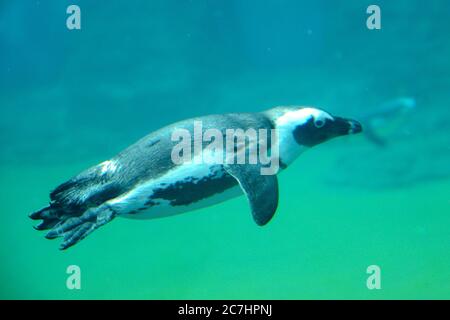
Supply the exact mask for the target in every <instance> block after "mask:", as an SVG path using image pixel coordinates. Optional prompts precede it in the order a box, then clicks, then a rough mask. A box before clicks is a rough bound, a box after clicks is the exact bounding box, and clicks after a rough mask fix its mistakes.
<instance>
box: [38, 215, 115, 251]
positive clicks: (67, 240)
mask: <svg viewBox="0 0 450 320" xmlns="http://www.w3.org/2000/svg"><path fill="white" fill-rule="evenodd" d="M38 216H39V215H36V214H35V215H34V216H33V214H32V215H31V216H30V217H31V218H33V217H34V218H37V217H38ZM114 217H115V214H114V212H113V211H112V210H111V209H109V208H108V207H99V208H91V209H88V210H87V211H85V212H84V213H83V214H82V215H81V216H79V217H76V216H75V217H67V218H66V219H63V220H56V219H49V218H47V219H44V221H43V222H41V224H39V225H38V226H36V227H35V228H36V229H38V230H45V229H50V231H49V232H48V233H47V234H46V235H45V237H46V238H47V239H55V238H58V237H63V242H62V244H61V246H60V249H61V250H65V249H67V248H69V247H71V246H73V245H75V244H77V243H78V242H79V241H81V240H83V239H84V238H86V237H87V236H88V235H89V234H91V233H92V232H93V231H94V230H96V229H97V228H99V227H101V226H102V225H104V224H106V223H108V222H109V221H111V220H112V219H113V218H114ZM40 218H41V219H42V216H40Z"/></svg>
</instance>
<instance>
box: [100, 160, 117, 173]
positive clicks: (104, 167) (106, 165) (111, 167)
mask: <svg viewBox="0 0 450 320" xmlns="http://www.w3.org/2000/svg"><path fill="white" fill-rule="evenodd" d="M99 166H100V168H101V174H105V173H114V171H116V169H117V164H116V163H115V162H114V161H111V160H108V161H105V162H102V163H100V164H99Z"/></svg>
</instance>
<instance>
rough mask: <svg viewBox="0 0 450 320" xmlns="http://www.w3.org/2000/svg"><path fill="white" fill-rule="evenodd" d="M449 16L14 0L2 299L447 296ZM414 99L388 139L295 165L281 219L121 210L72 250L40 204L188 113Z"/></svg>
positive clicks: (285, 177)
mask: <svg viewBox="0 0 450 320" xmlns="http://www.w3.org/2000/svg"><path fill="white" fill-rule="evenodd" d="M70 4H76V5H78V6H79V7H80V9H81V30H68V29H67V27H66V19H67V17H68V14H67V13H66V9H67V7H68V6H69V5H70ZM371 4H377V5H378V6H379V7H380V8H381V18H382V20H381V21H382V25H381V30H369V29H368V28H367V27H366V20H367V18H368V16H369V15H368V14H367V13H366V9H367V7H368V6H369V5H371ZM449 31H450V3H449V1H447V0H433V1H427V2H424V1H422V0H397V1H387V0H385V1H382V0H377V1H375V2H374V1H364V0H354V1H349V0H346V1H344V0H340V1H335V0H318V1H317V0H316V1H301V0H278V1H275V0H265V1H256V0H255V1H250V0H227V1H225V0H223V1H212V0H191V1H189V0H164V1H163V0H151V1H143V0H142V1H87V0H71V1H65V0H41V1H25V0H23V1H22V0H19V1H9V0H0V146H1V148H0V188H1V189H0V191H1V192H0V214H1V223H0V263H1V265H0V298H2V299H54V298H57V299H109V298H123V299H410V298H417V299H449V298H450V121H449V120H450V117H449V116H450V109H449V108H450V41H449ZM401 97H411V98H412V99H414V101H415V107H414V109H413V110H411V111H410V112H407V113H406V114H403V113H402V114H400V115H398V116H396V117H394V118H395V119H388V121H387V122H385V123H381V124H376V125H377V127H376V128H375V129H376V130H378V134H380V135H382V136H383V139H385V140H386V143H385V144H383V145H377V144H374V143H372V142H371V141H370V140H368V139H367V138H366V137H365V136H364V135H358V136H351V137H344V138H340V139H336V140H333V141H331V142H328V143H325V144H323V145H320V146H317V147H315V148H313V149H311V150H309V151H307V152H306V153H304V154H303V155H302V156H300V157H299V158H298V159H297V160H296V161H295V162H294V163H293V165H292V166H291V167H290V168H289V169H288V170H287V171H286V172H283V173H282V174H281V175H280V176H279V184H280V200H279V208H278V211H277V213H276V215H275V217H274V219H273V220H272V221H271V222H270V223H269V224H268V225H267V226H265V227H263V228H261V227H258V226H256V225H255V223H254V222H253V219H252V218H251V214H250V210H249V207H248V203H247V200H246V199H245V197H239V198H236V199H234V200H230V201H227V202H225V203H222V204H219V205H216V206H213V207H209V208H206V209H202V210H198V211H194V212H189V213H186V214H182V215H178V216H174V217H169V218H165V219H155V220H142V221H139V220H127V219H120V218H118V219H115V220H114V222H112V223H110V224H108V225H107V226H105V227H103V228H101V229H100V230H98V231H96V232H94V233H93V234H92V235H90V236H89V237H88V238H87V239H85V240H84V241H82V242H80V243H79V244H77V245H76V246H75V247H73V248H70V249H68V250H67V251H59V250H58V245H59V240H54V241H49V240H46V239H45V238H44V233H42V232H38V231H35V230H34V229H33V227H32V226H33V225H34V224H35V223H34V221H32V220H30V219H29V218H28V214H29V213H31V212H33V211H35V210H37V209H40V208H41V207H43V206H45V205H46V204H47V203H48V201H49V197H48V195H49V192H50V191H51V190H52V189H53V188H55V187H56V186H57V185H58V184H60V183H62V182H64V181H65V180H67V179H69V178H70V177H72V176H74V175H76V174H77V173H79V172H80V171H81V170H83V169H85V168H87V167H89V166H92V165H95V164H97V163H99V162H102V161H104V160H107V159H108V158H110V157H112V156H114V155H115V154H116V153H118V152H119V151H121V150H122V149H124V148H125V147H127V146H128V145H130V144H131V143H133V142H135V141H137V140H138V139H139V138H141V137H142V136H144V135H146V134H147V133H149V132H151V131H153V130H156V129H158V128H160V127H161V126H164V125H166V124H170V123H172V122H175V121H178V120H181V119H184V118H190V117H194V116H201V115H205V114H213V113H228V112H257V111H262V110H265V109H269V108H271V107H274V106H277V105H313V106H318V107H322V108H324V109H326V110H328V111H330V112H331V113H333V114H337V115H341V116H345V117H352V118H356V119H358V118H359V117H364V115H366V114H370V113H375V114H376V113H377V111H378V110H379V109H378V108H380V106H382V105H383V104H385V103H386V102H387V101H391V100H392V99H397V98H401ZM69 265H78V266H79V267H80V268H81V275H82V278H81V279H82V280H81V286H82V288H81V290H68V289H67V287H66V279H67V277H68V274H67V273H66V268H67V267H68V266H69ZM370 265H378V266H379V267H380V268H381V286H382V287H381V289H380V290H369V289H368V288H367V286H366V280H367V278H368V277H369V274H367V273H366V269H367V267H368V266H370Z"/></svg>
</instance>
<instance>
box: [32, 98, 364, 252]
mask: <svg viewBox="0 0 450 320" xmlns="http://www.w3.org/2000/svg"><path fill="white" fill-rule="evenodd" d="M199 122H200V123H201V124H202V133H203V132H206V130H208V129H214V130H216V131H218V132H221V133H224V134H225V132H227V130H229V129H241V130H248V129H254V130H255V131H257V130H272V131H275V132H276V136H275V137H276V138H275V139H276V140H274V141H272V140H271V139H267V140H268V141H269V142H268V143H267V146H266V148H267V149H268V153H271V152H272V151H274V150H275V147H274V146H275V144H274V143H277V148H278V152H277V154H276V157H277V160H278V161H279V167H280V170H279V171H282V170H284V169H286V168H287V167H288V166H289V165H290V164H291V163H292V162H293V161H294V160H295V159H296V158H297V157H298V156H299V155H300V154H301V153H302V152H303V151H305V150H307V149H308V148H311V147H313V146H316V145H318V144H321V143H323V142H325V141H328V140H330V139H332V138H335V137H339V136H345V135H350V134H356V133H359V132H362V126H361V124H360V123H359V122H358V121H356V120H351V119H345V118H341V117H337V116H333V115H331V114H330V113H328V112H326V111H324V110H322V109H318V108H314V107H300V106H287V107H275V108H273V109H270V110H267V111H264V112H258V113H230V114H217V115H209V116H204V117H197V118H192V119H188V120H183V121H180V122H177V123H174V124H171V125H168V126H166V127H164V128H161V129H159V130H157V131H155V132H153V133H150V134H148V135H147V136H145V137H143V138H142V139H140V140H139V141H137V142H136V143H134V144H132V145H131V146H129V147H128V148H126V149H125V150H123V151H122V152H120V153H118V154H117V155H116V156H114V157H113V158H111V159H109V160H107V161H104V162H102V163H100V164H98V165H95V166H93V167H91V168H88V169H87V170H85V171H83V172H81V173H80V174H78V175H76V176H74V177H73V178H71V179H70V180H68V181H66V182H64V183H62V184H61V185H59V186H57V187H56V188H55V189H54V190H53V191H52V192H51V193H50V204H49V205H48V206H46V207H44V208H43V209H41V210H38V211H36V212H33V213H31V214H30V215H29V217H30V218H31V219H33V220H42V221H41V222H40V224H38V225H37V226H35V229H37V230H48V232H47V234H46V236H45V237H46V238H47V239H54V238H58V237H62V238H63V240H62V243H61V245H60V249H61V250H64V249H67V248H69V247H71V246H73V245H75V244H76V243H78V242H79V241H81V240H82V239H84V238H85V237H86V236H88V235H89V234H91V233H92V232H93V231H94V230H96V229H98V228H99V227H101V226H103V225H105V224H107V223H108V222H110V221H112V220H113V219H115V218H116V217H124V218H131V219H153V218H161V217H167V216H172V215H176V214H180V213H184V212H188V211H192V210H195V209H199V208H204V207H208V206H211V205H214V204H218V203H220V202H222V201H226V200H228V199H231V198H234V197H237V196H240V195H242V194H244V195H246V197H247V199H248V201H249V204H250V209H251V210H250V211H251V213H252V216H253V219H254V220H255V222H256V224H258V225H260V226H263V225H265V224H267V223H268V222H269V221H270V220H271V218H272V217H273V215H274V213H275V211H276V209H277V206H278V181H277V175H276V174H262V171H261V169H262V168H261V167H262V164H261V162H256V163H249V162H248V161H247V162H245V163H239V162H238V163H235V162H233V161H228V162H226V161H225V162H224V161H216V162H214V161H207V162H206V161H205V162H201V161H200V162H198V161H197V162H196V161H186V162H182V163H178V162H175V161H174V158H173V151H174V148H175V147H176V146H177V143H179V141H175V140H174V137H173V134H174V132H180V130H184V131H183V132H187V133H192V134H194V136H191V139H192V142H193V143H195V139H196V136H195V134H198V133H194V131H195V128H194V123H199ZM261 141H262V140H260V139H258V140H256V144H258V147H259V148H262V145H261V143H262V142H261ZM202 146H204V143H203V142H202ZM248 146H249V144H245V145H244V150H247V149H248V148H249V147H248ZM223 150H225V154H226V155H228V154H227V153H230V150H229V149H225V148H224V149H223ZM232 151H236V150H232ZM247 151H248V150H247ZM247 151H246V152H247ZM272 153H273V155H274V156H275V152H272ZM275 173H278V171H277V172H275Z"/></svg>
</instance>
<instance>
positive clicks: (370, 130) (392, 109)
mask: <svg viewBox="0 0 450 320" xmlns="http://www.w3.org/2000/svg"><path fill="white" fill-rule="evenodd" d="M415 109H416V101H415V99H414V98H410V97H403V98H397V99H394V100H390V101H387V102H385V103H383V104H382V105H380V106H379V107H377V108H376V109H375V110H374V111H372V112H370V113H366V114H364V115H361V116H360V117H359V119H360V121H361V123H362V124H363V125H364V136H365V137H366V138H367V140H369V141H370V142H371V143H373V144H374V145H376V146H378V147H385V146H386V145H387V144H388V143H387V139H386V137H385V136H383V135H381V134H380V133H379V132H380V131H381V130H382V129H384V130H385V131H386V129H391V130H393V129H395V128H397V127H400V126H401V125H402V124H403V122H405V121H406V119H407V117H406V116H407V115H408V114H411V113H412V112H413V111H414V110H415ZM389 127H390V128H389ZM388 131H389V130H388ZM385 135H386V132H385Z"/></svg>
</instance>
